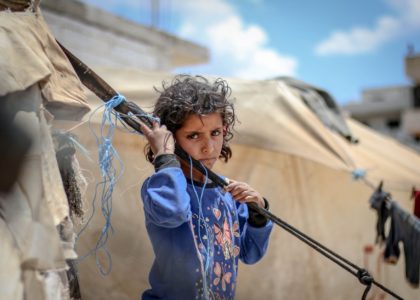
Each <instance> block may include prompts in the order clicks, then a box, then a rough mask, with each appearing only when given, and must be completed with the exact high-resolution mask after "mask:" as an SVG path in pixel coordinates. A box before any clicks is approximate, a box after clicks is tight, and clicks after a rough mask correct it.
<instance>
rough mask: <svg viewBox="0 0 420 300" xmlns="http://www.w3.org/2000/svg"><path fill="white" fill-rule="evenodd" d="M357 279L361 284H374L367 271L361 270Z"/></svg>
mask: <svg viewBox="0 0 420 300" xmlns="http://www.w3.org/2000/svg"><path fill="white" fill-rule="evenodd" d="M357 278H358V279H359V281H360V283H361V284H364V285H371V284H372V282H373V277H372V276H371V275H370V274H369V272H368V271H366V270H365V269H360V270H359V271H358V272H357Z"/></svg>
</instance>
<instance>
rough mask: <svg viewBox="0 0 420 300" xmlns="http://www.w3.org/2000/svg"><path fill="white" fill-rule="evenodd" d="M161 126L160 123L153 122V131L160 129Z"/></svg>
mask: <svg viewBox="0 0 420 300" xmlns="http://www.w3.org/2000/svg"><path fill="white" fill-rule="evenodd" d="M159 126H160V124H159V122H156V121H152V129H153V130H154V129H158V128H159Z"/></svg>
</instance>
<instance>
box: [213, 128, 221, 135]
mask: <svg viewBox="0 0 420 300" xmlns="http://www.w3.org/2000/svg"><path fill="white" fill-rule="evenodd" d="M220 134H221V132H220V130H219V129H216V130H214V131H213V132H212V133H211V135H212V136H218V135H220Z"/></svg>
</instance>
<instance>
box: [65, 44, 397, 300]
mask: <svg viewBox="0 0 420 300" xmlns="http://www.w3.org/2000/svg"><path fill="white" fill-rule="evenodd" d="M59 45H60V46H61V48H62V49H63V51H64V53H65V54H66V56H67V58H68V59H69V61H70V63H71V64H72V66H73V68H74V69H75V71H76V73H77V75H78V76H79V78H80V80H81V81H82V83H83V84H84V85H85V86H86V87H87V88H89V89H90V90H91V91H92V92H93V93H95V94H96V95H97V96H98V97H99V98H100V99H102V100H103V101H105V102H106V101H107V100H109V99H111V98H112V97H113V96H115V95H117V92H116V91H115V90H114V89H113V88H112V87H111V86H110V85H108V83H106V82H105V81H104V80H103V79H102V78H101V77H99V76H98V75H97V74H96V73H95V72H93V71H92V70H91V69H90V68H89V67H88V66H87V65H85V64H84V63H83V62H82V61H80V60H79V59H78V58H77V57H76V56H74V55H73V54H72V53H71V52H70V51H68V50H67V49H66V48H64V47H63V46H62V45H61V44H60V43H59ZM104 99H106V100H104ZM115 110H116V111H117V112H119V113H120V117H121V120H123V121H124V122H125V123H126V124H127V125H128V126H130V127H131V128H133V129H134V130H136V131H137V132H140V133H141V129H140V128H141V126H140V123H138V121H137V120H136V119H135V117H137V118H138V119H140V120H141V121H142V122H144V123H145V124H146V125H151V123H150V120H149V119H148V118H147V117H146V114H145V112H144V111H143V110H142V109H141V108H140V107H138V106H137V105H136V104H135V103H133V102H127V101H123V102H122V103H121V104H120V105H118V106H117V107H116V108H115ZM175 154H176V155H177V156H178V157H180V158H181V159H182V160H184V161H185V162H186V163H187V164H189V163H190V157H189V155H188V154H187V153H186V152H185V150H183V149H182V148H181V147H179V146H177V147H176V148H175ZM191 161H192V165H193V167H194V168H195V169H196V170H198V171H199V172H201V173H203V175H206V174H207V176H208V178H209V179H210V180H211V181H213V182H214V183H216V184H217V185H218V186H220V187H225V186H226V185H227V184H228V183H227V182H226V181H225V180H223V179H222V178H221V177H220V176H218V175H217V174H215V173H214V172H212V171H211V170H208V169H207V168H206V167H204V166H202V165H201V164H200V163H199V162H198V161H197V160H195V159H191ZM250 208H251V209H254V210H255V211H257V212H258V213H260V214H261V215H263V216H265V217H267V218H268V219H270V220H271V221H272V222H273V223H275V224H277V225H278V226H280V227H281V228H283V229H284V230H286V231H287V232H289V233H290V234H292V235H294V236H295V237H297V238H298V239H300V240H301V241H302V242H304V243H306V244H307V245H309V246H310V247H311V248H313V249H315V250H316V251H318V252H319V253H321V254H322V255H324V256H325V257H327V258H328V259H330V260H332V261H333V262H335V263H336V264H338V265H339V266H341V267H342V268H343V269H345V270H346V271H348V272H349V273H351V274H353V275H354V276H356V277H357V278H358V279H359V282H360V283H361V284H363V285H365V286H366V288H365V290H364V293H363V296H362V300H364V299H366V296H367V294H368V293H369V290H370V288H371V286H372V284H374V285H376V286H377V287H379V288H380V289H382V290H383V291H385V292H387V293H388V294H390V295H392V296H393V297H394V298H396V299H401V300H402V299H403V298H401V297H400V296H398V295H397V294H395V293H394V292H392V291H391V290H389V289H388V288H386V287H384V286H383V285H382V284H380V283H378V282H376V281H375V280H374V279H373V277H372V276H371V275H370V274H369V272H368V271H366V270H365V269H362V268H360V267H358V266H357V265H355V264H353V263H351V262H350V261H349V260H347V259H345V258H343V257H342V256H340V255H338V254H337V253H335V252H334V251H332V250H330V249H328V248H327V247H325V246H323V245H322V244H320V243H319V242H317V241H315V240H314V239H312V238H310V237H309V236H307V235H306V234H304V233H302V232H301V231H299V230H297V229H296V228H294V227H293V226H291V225H289V224H288V223H286V222H284V221H283V220H281V219H280V218H279V217H277V216H275V215H273V214H272V213H271V212H269V211H268V210H266V209H264V208H261V207H259V206H258V205H256V204H255V203H251V204H250ZM346 264H347V265H346ZM351 268H353V269H355V270H352V269H351Z"/></svg>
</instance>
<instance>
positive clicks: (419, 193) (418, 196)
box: [411, 188, 420, 218]
mask: <svg viewBox="0 0 420 300" xmlns="http://www.w3.org/2000/svg"><path fill="white" fill-rule="evenodd" d="M411 199H413V200H414V210H413V213H414V215H415V216H416V217H417V218H420V190H416V189H415V188H413V193H412V194H411Z"/></svg>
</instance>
